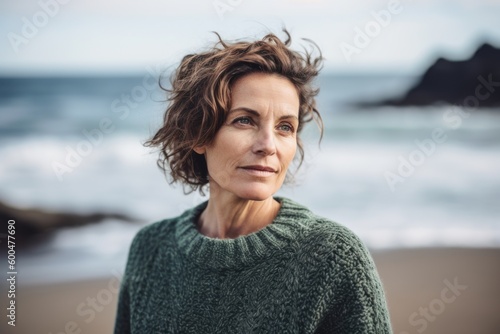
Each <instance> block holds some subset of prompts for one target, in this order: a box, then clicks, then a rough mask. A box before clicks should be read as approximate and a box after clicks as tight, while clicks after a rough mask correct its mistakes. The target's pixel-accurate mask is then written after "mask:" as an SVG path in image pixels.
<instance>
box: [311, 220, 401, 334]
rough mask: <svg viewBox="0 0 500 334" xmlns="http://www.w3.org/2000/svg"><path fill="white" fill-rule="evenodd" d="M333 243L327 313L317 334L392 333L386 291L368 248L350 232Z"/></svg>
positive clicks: (341, 235)
mask: <svg viewBox="0 0 500 334" xmlns="http://www.w3.org/2000/svg"><path fill="white" fill-rule="evenodd" d="M334 240H335V241H334V242H335V247H334V249H335V251H334V252H332V256H331V257H330V259H329V260H328V261H329V264H330V265H331V268H334V269H332V271H331V272H330V273H331V274H330V279H329V280H327V281H328V282H329V283H328V284H329V286H327V287H326V288H325V298H326V299H327V300H326V305H327V312H326V314H325V315H324V317H323V319H322V321H321V323H320V324H319V326H318V329H317V330H316V332H315V333H316V334H326V333H336V334H344V333H345V334H368V333H370V334H371V333H373V334H391V333H392V329H391V324H390V319H389V312H388V308H387V303H386V300H385V295H384V290H383V287H382V283H381V281H380V278H379V275H378V273H377V270H376V267H375V264H374V262H373V259H372V258H371V255H370V253H369V251H368V249H367V248H366V246H365V245H364V244H363V243H362V242H361V240H360V239H359V238H358V237H357V236H356V235H354V234H353V233H352V232H351V231H349V230H347V229H345V230H344V231H342V233H340V234H339V235H337V236H336V237H335V239H334Z"/></svg>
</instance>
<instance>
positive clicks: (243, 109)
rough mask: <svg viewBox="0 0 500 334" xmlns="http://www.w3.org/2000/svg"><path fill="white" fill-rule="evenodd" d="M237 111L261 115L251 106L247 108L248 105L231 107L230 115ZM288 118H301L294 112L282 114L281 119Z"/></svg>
mask: <svg viewBox="0 0 500 334" xmlns="http://www.w3.org/2000/svg"><path fill="white" fill-rule="evenodd" d="M237 111H245V112H247V113H249V114H252V115H254V116H256V117H260V113H259V112H258V111H256V110H253V109H251V108H247V107H237V108H234V109H231V110H229V113H228V115H229V114H232V113H233V112H237ZM288 118H295V119H297V120H298V119H299V118H298V117H297V116H295V115H292V114H289V115H288V114H287V115H283V116H280V118H279V119H280V120H282V119H288Z"/></svg>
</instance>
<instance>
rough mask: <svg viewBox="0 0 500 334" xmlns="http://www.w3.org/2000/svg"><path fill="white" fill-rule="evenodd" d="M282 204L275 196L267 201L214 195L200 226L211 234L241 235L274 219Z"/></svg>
mask: <svg viewBox="0 0 500 334" xmlns="http://www.w3.org/2000/svg"><path fill="white" fill-rule="evenodd" d="M280 206H281V205H280V203H279V202H278V201H276V200H275V199H274V198H273V197H269V198H268V199H265V200H263V201H253V200H246V199H241V198H238V197H236V196H234V195H228V196H224V195H221V196H212V195H211V196H210V199H209V200H208V205H207V207H206V208H205V210H204V211H203V212H202V214H201V215H200V218H199V220H198V230H199V232H200V233H201V234H203V235H205V236H208V237H211V238H218V239H228V238H229V239H233V238H237V237H239V236H241V235H247V234H250V233H253V232H256V231H258V230H260V229H262V228H264V227H265V226H267V225H268V224H270V223H272V221H273V220H274V218H275V217H276V216H277V214H278V211H279V209H280Z"/></svg>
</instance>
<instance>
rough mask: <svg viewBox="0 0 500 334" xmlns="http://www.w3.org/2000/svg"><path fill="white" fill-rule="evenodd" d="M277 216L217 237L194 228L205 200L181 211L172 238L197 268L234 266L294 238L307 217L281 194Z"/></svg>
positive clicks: (273, 251) (270, 252)
mask: <svg viewBox="0 0 500 334" xmlns="http://www.w3.org/2000/svg"><path fill="white" fill-rule="evenodd" d="M275 199H276V200H277V201H279V202H280V203H281V207H280V210H279V212H278V215H277V216H276V218H275V219H274V220H273V222H272V223H271V224H269V225H267V226H265V227H264V228H262V229H260V230H258V231H256V232H253V233H250V234H247V235H243V236H239V237H237V238H234V239H217V238H211V237H207V236H205V235H203V234H201V233H200V232H199V231H198V230H197V228H196V221H197V219H198V217H199V215H200V214H201V213H202V212H203V210H204V209H205V208H206V206H207V204H208V201H205V202H203V203H201V204H199V205H198V206H196V207H194V208H192V209H190V210H187V211H186V212H184V213H183V214H182V215H181V216H180V217H179V220H178V221H177V224H176V228H175V237H176V240H177V244H178V247H179V249H180V251H181V252H182V253H183V255H185V256H186V258H187V260H188V261H191V262H194V263H196V264H197V265H199V266H200V267H209V268H218V269H222V268H226V269H228V268H238V267H245V266H246V265H249V264H251V263H254V262H255V261H258V260H262V259H263V258H265V257H267V256H270V255H273V254H276V253H277V252H279V251H281V250H283V249H284V248H285V247H287V246H291V245H292V244H293V242H294V240H297V237H298V235H299V233H300V232H301V230H302V228H301V227H303V226H304V225H305V224H306V223H307V221H308V220H309V219H308V218H310V217H311V212H310V211H309V210H308V209H306V208H305V207H303V206H301V205H299V204H297V203H295V202H293V201H291V200H290V199H287V198H283V197H275Z"/></svg>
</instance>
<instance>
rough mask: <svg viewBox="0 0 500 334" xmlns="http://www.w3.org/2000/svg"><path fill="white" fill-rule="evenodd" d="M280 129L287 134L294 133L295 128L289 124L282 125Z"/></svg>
mask: <svg viewBox="0 0 500 334" xmlns="http://www.w3.org/2000/svg"><path fill="white" fill-rule="evenodd" d="M278 129H279V130H281V131H285V132H293V126H291V125H289V124H280V125H279V126H278Z"/></svg>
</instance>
